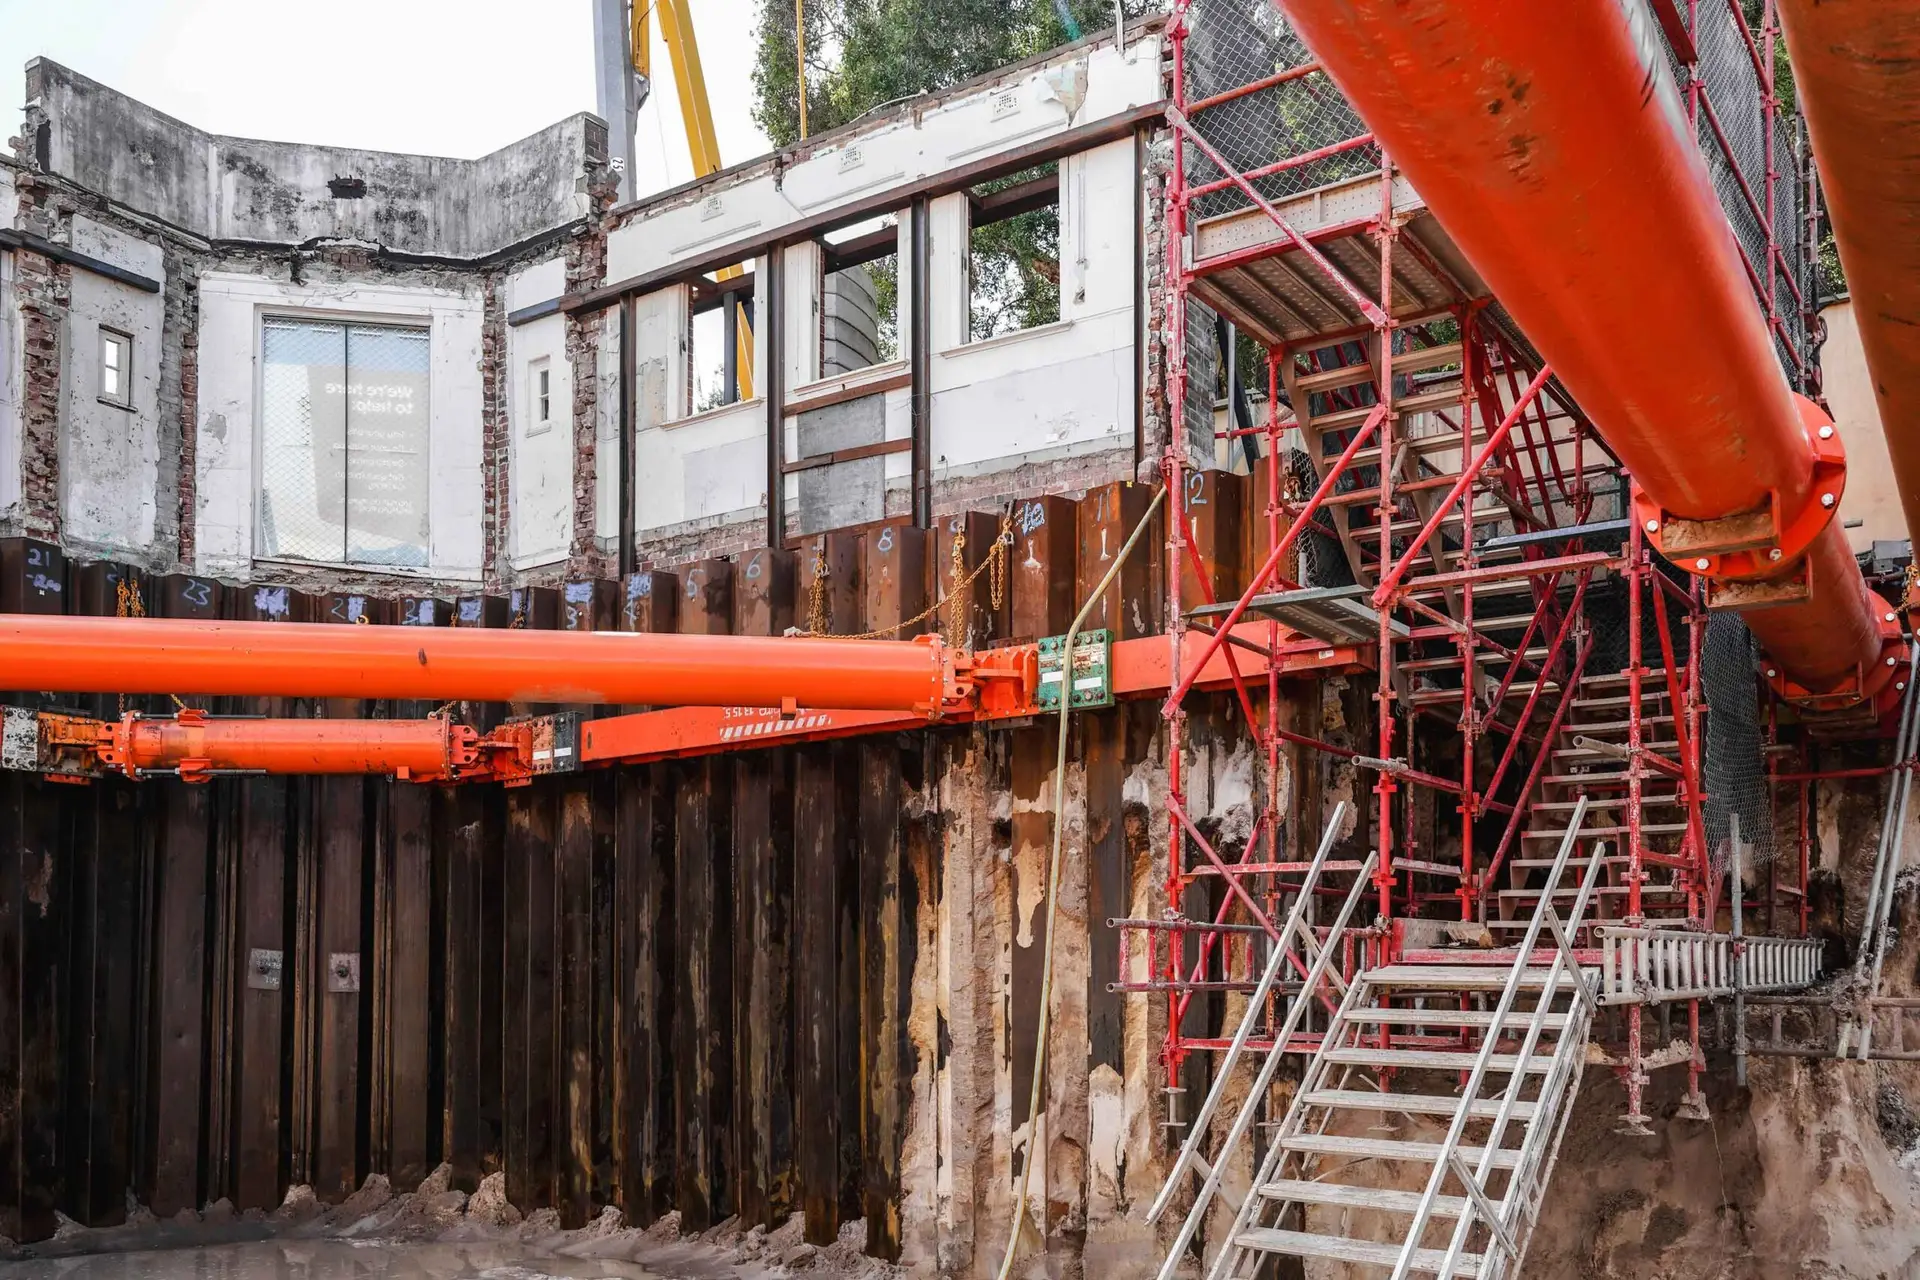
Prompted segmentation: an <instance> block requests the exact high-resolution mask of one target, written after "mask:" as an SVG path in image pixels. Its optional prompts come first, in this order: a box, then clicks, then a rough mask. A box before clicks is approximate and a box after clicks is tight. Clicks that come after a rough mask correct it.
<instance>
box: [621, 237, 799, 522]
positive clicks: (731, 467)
mask: <svg viewBox="0 0 1920 1280" xmlns="http://www.w3.org/2000/svg"><path fill="white" fill-rule="evenodd" d="M767 270H768V267H767V260H766V259H765V258H760V259H756V260H755V261H754V263H753V271H754V278H755V279H756V280H762V281H763V280H765V279H767V274H766V273H767ZM758 292H759V293H760V294H761V295H762V297H757V298H756V299H755V302H754V322H753V338H754V342H753V346H754V360H753V367H754V369H755V370H756V371H764V370H765V369H766V367H767V326H766V324H765V323H764V322H763V319H762V317H763V315H764V309H763V298H764V293H765V290H764V289H762V290H759V291H758ZM687 308H688V296H687V290H686V288H685V287H684V286H680V285H675V286H672V287H669V288H666V289H661V290H659V291H657V292H655V293H650V294H647V295H645V296H644V297H641V298H636V299H635V300H634V320H633V333H634V349H635V358H636V362H637V366H638V372H637V381H638V386H637V389H636V394H635V397H634V491H633V492H634V512H635V515H634V525H635V528H636V529H637V530H639V531H640V532H641V533H648V532H654V531H658V530H661V529H667V528H671V527H674V526H679V525H687V524H692V523H695V522H704V523H711V524H723V523H727V522H729V521H732V520H736V519H746V518H748V517H749V516H751V515H753V514H754V513H755V512H756V511H759V512H764V511H765V510H766V505H767V406H766V400H765V399H764V397H763V396H762V395H755V396H754V397H753V399H751V400H743V401H741V402H739V403H737V404H730V405H723V406H721V407H720V408H717V409H711V410H709V411H707V412H706V413H701V414H693V415H689V414H688V413H687V406H688V399H689V391H688V378H689V369H688V349H687V348H688V333H689V326H688V309H687ZM765 386H766V379H765V377H761V376H757V377H756V378H755V379H754V387H755V390H756V391H757V392H763V391H764V389H765Z"/></svg>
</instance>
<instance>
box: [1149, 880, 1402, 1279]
mask: <svg viewBox="0 0 1920 1280" xmlns="http://www.w3.org/2000/svg"><path fill="white" fill-rule="evenodd" d="M1369 861H1371V859H1369ZM1371 990H1372V986H1371V984H1370V983H1369V982H1368V981H1367V976H1366V974H1365V973H1364V972H1362V973H1360V974H1358V975H1357V976H1355V978H1354V980H1353V981H1352V982H1350V983H1348V984H1347V994H1346V996H1345V997H1344V998H1343V999H1342V1000H1341V1001H1340V1008H1339V1009H1338V1010H1337V1011H1336V1012H1335V1013H1334V1015H1333V1020H1332V1022H1330V1023H1329V1024H1328V1025H1327V1033H1326V1035H1324V1036H1323V1037H1321V1040H1320V1048H1319V1050H1318V1051H1317V1052H1316V1053H1315V1054H1314V1055H1313V1057H1312V1058H1310V1059H1308V1061H1307V1065H1306V1069H1305V1070H1304V1071H1302V1072H1301V1073H1300V1082H1299V1083H1298V1084H1297V1085H1295V1086H1294V1090H1293V1097H1292V1099H1291V1100H1289V1101H1288V1103H1287V1111H1286V1114H1285V1115H1284V1116H1282V1117H1281V1119H1280V1127H1279V1129H1278V1131H1277V1132H1276V1133H1275V1135H1274V1140H1273V1141H1272V1142H1271V1143H1270V1144H1269V1145H1268V1147H1267V1156H1266V1159H1264V1160H1262V1161H1261V1162H1260V1167H1259V1168H1257V1169H1255V1170H1254V1174H1253V1182H1252V1183H1251V1184H1250V1185H1251V1189H1252V1191H1253V1194H1250V1195H1248V1196H1247V1198H1246V1199H1245V1200H1243V1201H1241V1202H1240V1208H1239V1211H1238V1212H1236V1213H1235V1214H1234V1216H1233V1222H1232V1223H1231V1224H1230V1225H1229V1226H1228V1228H1227V1231H1226V1234H1225V1238H1224V1241H1223V1243H1222V1245H1221V1247H1220V1249H1219V1251H1218V1252H1217V1253H1216V1254H1215V1255H1214V1259H1213V1266H1212V1268H1210V1269H1209V1270H1208V1272H1207V1280H1229V1277H1230V1275H1231V1272H1232V1266H1231V1265H1230V1264H1231V1262H1232V1259H1233V1251H1234V1248H1235V1247H1236V1246H1235V1244H1234V1242H1235V1241H1236V1240H1238V1239H1239V1238H1240V1233H1241V1232H1242V1231H1243V1230H1245V1229H1246V1226H1247V1220H1248V1218H1250V1217H1251V1216H1252V1215H1253V1214H1254V1213H1255V1211H1256V1210H1258V1209H1260V1208H1262V1207H1263V1206H1266V1205H1267V1204H1268V1202H1267V1201H1266V1198H1265V1197H1264V1196H1262V1195H1260V1194H1259V1188H1261V1187H1264V1186H1266V1185H1267V1183H1269V1182H1271V1181H1272V1180H1273V1175H1274V1172H1275V1170H1276V1169H1277V1168H1278V1167H1279V1166H1280V1165H1281V1164H1282V1163H1284V1162H1285V1160H1286V1157H1287V1146H1286V1143H1287V1139H1288V1138H1289V1137H1291V1136H1293V1135H1294V1134H1296V1133H1298V1132H1300V1129H1301V1128H1302V1118H1303V1113H1304V1112H1305V1111H1306V1109H1307V1101H1306V1100H1307V1098H1308V1096H1309V1095H1311V1094H1312V1093H1313V1092H1314V1091H1315V1090H1317V1089H1318V1088H1319V1087H1320V1084H1321V1082H1322V1081H1323V1080H1325V1079H1326V1072H1327V1062H1326V1054H1327V1051H1328V1050H1329V1049H1331V1048H1335V1047H1337V1046H1339V1045H1343V1044H1346V1043H1347V1042H1348V1041H1349V1040H1350V1039H1351V1038H1352V1036H1353V1034H1354V1025H1355V1024H1354V1022H1353V1020H1352V1014H1353V1011H1354V1010H1355V1009H1357V1008H1359V1007H1360V1002H1361V1000H1362V999H1363V998H1364V994H1365V993H1367V992H1370V991H1371ZM1352 1070H1353V1068H1351V1067H1348V1068H1347V1071H1348V1072H1351V1071H1352ZM1324 1124H1325V1121H1324V1120H1323V1121H1322V1125H1323V1127H1324ZM1161 1280H1165V1272H1164V1268H1163V1270H1162V1277H1161Z"/></svg>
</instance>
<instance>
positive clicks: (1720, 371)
mask: <svg viewBox="0 0 1920 1280" xmlns="http://www.w3.org/2000/svg"><path fill="white" fill-rule="evenodd" d="M1841 7H1846V6H1841ZM1854 7H1858V6H1857V5H1856V6H1854ZM1901 7H1904V6H1901ZM1286 10H1287V13H1288V15H1289V16H1290V17H1291V18H1292V20H1293V22H1294V24H1295V26H1296V27H1297V28H1298V29H1299V31H1300V34H1301V35H1302V36H1303V37H1304V38H1305V40H1306V42H1307V43H1308V45H1310V46H1311V47H1312V49H1313V51H1314V53H1315V54H1316V55H1317V56H1318V57H1319V58H1320V59H1321V61H1322V64H1323V65H1324V66H1325V67H1326V68H1327V70H1328V72H1329V73H1330V74H1331V75H1332V76H1333V78H1334V79H1335V81H1337V82H1338V83H1339V85H1340V87H1341V88H1342V89H1343V90H1345V91H1346V94H1347V96H1348V99H1349V100H1350V101H1351V102H1352V103H1353V105H1354V107H1355V109H1357V110H1358V111H1359V113H1360V115H1361V116H1362V117H1363V118H1364V119H1365V120H1366V122H1367V125H1368V127H1369V128H1371V129H1372V130H1373V132H1374V135H1375V136H1376V137H1377V138H1379V139H1380V141H1381V143H1382V145H1383V146H1384V147H1385V149H1386V152H1387V154H1388V155H1389V156H1390V157H1391V158H1392V160H1393V162H1394V163H1395V164H1396V165H1398V166H1399V167H1400V168H1401V169H1402V170H1403V171H1404V172H1405V173H1406V174H1407V176H1408V178H1410V179H1411V180H1412V182H1413V185H1414V187H1415V188H1416V189H1417V190H1418V191H1419V192H1420V195H1421V198H1422V199H1423V200H1425V201H1426V203H1427V205H1428V206H1429V207H1430V208H1431V209H1432V210H1433V211H1434V213H1435V214H1437V215H1438V216H1439V218H1440V220H1441V221H1442V222H1443V223H1444V224H1445V225H1446V228H1447V230H1448V232H1449V233H1450V234H1451V235H1452V236H1453V238H1454V240H1455V241H1456V242H1457V243H1458V244H1459V245H1460V247H1461V248H1462V249H1463V250H1464V251H1465V252H1466V255H1467V257H1468V258H1469V259H1470V260H1471V261H1472V262H1473V264H1474V266H1475V267H1476V268H1477V269H1478V270H1479V271H1480V273H1481V275H1482V276H1484V277H1485V279H1486V280H1487V282H1488V284H1489V285H1490V286H1491V287H1492V290H1493V293H1494V295H1495V296H1496V297H1498V298H1499V299H1500V300H1501V302H1502V303H1504V304H1505V305H1506V307H1507V308H1508V309H1509V310H1510V311H1511V312H1512V314H1513V316H1514V318H1515V320H1517V321H1518V322H1519V324H1520V327H1521V329H1523V330H1524V331H1525V332H1526V334H1527V336H1528V337H1530V338H1531V339H1533V341H1534V342H1535V343H1536V344H1537V345H1538V346H1539V349H1540V353H1541V355H1542V356H1544V357H1545V358H1546V360H1547V361H1548V362H1549V363H1551V365H1552V366H1553V369H1554V371H1555V373H1556V374H1558V375H1559V376H1560V378H1561V379H1562V380H1563V381H1564V382H1565V384H1566V386H1567V389H1568V390H1569V391H1571V392H1572V393H1573V395H1574V397H1575V398H1576V399H1578V400H1579V402H1580V404H1581V407H1582V408H1584V409H1585V410H1586V412H1587V413H1588V415H1589V416H1590V417H1591V418H1592V420H1593V422H1594V424H1595V425H1596V426H1597V427H1598V429H1599V430H1600V432H1601V434H1602V435H1603V436H1604V437H1605V438H1606V440H1607V443H1608V444H1609V445H1610V446H1612V448H1613V451H1614V453H1615V454H1616V455H1617V456H1618V457H1619V459H1620V460H1621V462H1623V463H1624V464H1625V465H1626V467H1627V469H1628V470H1629V471H1630V472H1631V473H1632V475H1633V477H1634V480H1635V482H1636V483H1637V485H1638V486H1639V487H1640V490H1641V492H1640V493H1639V495H1638V496H1637V499H1636V503H1635V512H1634V518H1635V519H1636V520H1638V521H1640V523H1641V525H1642V527H1643V528H1644V529H1645V530H1646V532H1647V535H1648V538H1649V540H1650V541H1652V542H1653V543H1654V545H1656V546H1657V547H1659V548H1660V550H1661V552H1662V553H1663V554H1664V555H1666V556H1667V557H1668V558H1669V559H1670V560H1672V561H1674V562H1675V563H1676V564H1679V565H1682V566H1684V567H1685V568H1687V569H1689V570H1693V571H1695V572H1699V573H1702V574H1704V575H1706V576H1708V577H1710V578H1712V579H1713V580H1714V581H1715V583H1716V587H1715V591H1716V601H1717V602H1720V601H1721V600H1722V598H1721V597H1720V596H1719V594H1718V593H1720V592H1721V591H1722V590H1724V589H1726V584H1729V583H1733V584H1739V587H1738V589H1735V590H1727V595H1726V597H1725V598H1724V602H1728V603H1731V602H1733V601H1734V600H1736V599H1737V600H1740V601H1742V602H1744V603H1747V604H1751V605H1760V604H1763V603H1764V604H1767V605H1768V607H1764V608H1760V607H1756V608H1753V609H1752V611H1751V612H1749V613H1748V614H1747V615H1746V617H1747V622H1748V625H1749V626H1750V627H1751V628H1752V629H1753V632H1754V634H1755V635H1756V636H1757V637H1758V638H1759V640H1760V643H1761V644H1762V646H1763V647H1764V648H1765V649H1766V650H1767V653H1768V655H1769V656H1770V658H1771V659H1772V660H1773V664H1776V665H1777V669H1778V671H1779V677H1778V679H1777V681H1776V685H1777V687H1780V688H1781V691H1782V692H1783V693H1784V694H1787V695H1789V696H1798V697H1804V698H1810V699H1819V698H1821V697H1823V696H1831V697H1837V698H1839V699H1842V700H1848V699H1851V700H1857V699H1860V698H1865V697H1874V696H1876V695H1879V694H1881V693H1882V692H1883V691H1884V690H1886V689H1887V688H1888V687H1889V686H1890V684H1891V677H1892V670H1891V669H1890V668H1889V667H1888V665H1887V658H1888V657H1889V656H1890V655H1891V654H1893V653H1895V652H1897V650H1898V647H1899V631H1898V625H1897V622H1896V621H1894V620H1893V619H1892V616H1891V610H1890V608H1889V606H1888V605H1887V604H1886V603H1885V602H1884V601H1882V600H1880V599H1879V598H1878V597H1877V596H1875V595H1874V594H1873V592H1872V591H1870V590H1869V589H1868V587H1867V585H1866V582H1865V580H1864V579H1863V578H1862V577H1861V574H1860V571H1859V568H1858V566H1857V565H1856V564H1855V562H1854V559H1853V556H1852V553H1851V552H1850V551H1849V549H1848V547H1847V543H1846V538H1845V536H1844V534H1843V533H1842V531H1841V529H1840V527H1839V526H1838V524H1836V523H1835V522H1834V521H1833V514H1834V511H1835V509H1836V508H1837V506H1838V502H1839V496H1840V489H1841V486H1842V484H1843V482H1844V479H1845V459H1844V457H1843V456H1842V454H1841V452H1840V448H1839V440H1838V438H1837V434H1836V433H1835V432H1834V430H1833V427H1832V424H1831V423H1830V422H1829V421H1828V420H1827V418H1826V415H1825V414H1823V413H1821V412H1820V411H1819V410H1818V409H1817V408H1816V407H1815V406H1813V405H1812V404H1811V403H1810V402H1807V401H1804V400H1802V399H1800V398H1798V397H1796V396H1795V395H1794V394H1793V393H1792V391H1791V390H1790V389H1789V388H1788V386H1787V384H1786V380H1785V376H1784V375H1783V373H1782V372H1781V369H1780V364H1779V361H1778V359H1777V358H1776V356H1775V354H1774V351H1773V343H1772V340H1771V338H1770V336H1769V334H1768V332H1767V328H1766V325H1765V323H1764V321H1763V319H1762V317H1761V315H1760V311H1759V308H1758V307H1757V305H1756V304H1755V301H1754V297H1753V292H1752V290H1751V289H1750V288H1749V287H1748V284H1747V281H1746V278H1745V275H1744V273H1743V268H1742V266H1741V263H1740V258H1739V250H1738V248H1737V247H1736V244H1735V241H1734V239H1733V233H1732V230H1731V228H1729V226H1728V225H1727V220H1726V216H1725V214H1724V213H1723V212H1722V210H1721V208H1720V204H1719V201H1718V199H1717V198H1716V197H1715V195H1714V189H1713V185H1712V180H1711V179H1710V177H1709V176H1708V174H1707V169H1706V165H1705V162H1704V161H1703V160H1702V158H1701V156H1700V153H1699V150H1698V148H1697V147H1696V146H1695V144H1694V142H1693V137H1692V130H1691V128H1690V126H1689V125H1688V123H1687V118H1686V114H1685V112H1684V110H1683V108H1682V106H1681V103H1680V101H1679V99H1678V96H1677V95H1676V93H1675V92H1674V90H1673V87H1672V84H1671V81H1670V80H1669V77H1668V76H1667V73H1666V70H1665V67H1664V65H1663V59H1664V57H1665V54H1664V52H1663V50H1662V48H1661V44H1660V40H1661V37H1660V31H1659V28H1658V26H1657V25H1656V24H1655V23H1654V21H1653V19H1652V18H1651V17H1650V16H1649V15H1648V13H1647V10H1646V8H1645V7H1644V6H1641V5H1622V4H1613V3H1589V2H1581V3H1541V0H1287V3H1286Z"/></svg>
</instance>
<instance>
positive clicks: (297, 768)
mask: <svg viewBox="0 0 1920 1280" xmlns="http://www.w3.org/2000/svg"><path fill="white" fill-rule="evenodd" d="M99 732H100V738H99V743H98V747H97V750H98V754H99V756H100V762H101V763H102V764H103V765H105V766H107V767H108V768H111V769H116V770H119V771H120V772H122V773H125V774H127V775H129V776H131V777H139V776H141V775H142V774H146V773H156V772H167V771H175V770H177V771H178V772H179V774H180V776H181V777H182V778H183V779H185V780H187V781H197V780H200V779H203V778H206V777H209V776H211V775H214V774H219V773H270V774H322V773H345V774H389V775H392V776H394V777H399V778H407V779H411V780H413V781H416V782H429V781H434V780H437V779H443V778H455V777H458V776H460V775H461V774H462V773H465V772H470V771H477V770H478V769H480V768H481V766H480V763H479V755H480V752H479V747H478V735H476V734H475V732H474V731H473V730H472V729H470V728H468V727H467V726H465V725H457V724H453V723H452V722H450V721H447V720H442V719H432V720H265V719H245V718H234V719H221V718H208V717H207V716H206V715H205V713H203V712H197V711H191V710H189V711H183V712H181V713H180V714H179V715H178V716H177V717H169V718H165V719H145V718H142V717H139V716H128V717H126V718H125V719H123V720H118V721H115V722H113V723H110V724H106V725H102V726H101V728H100V731H99Z"/></svg>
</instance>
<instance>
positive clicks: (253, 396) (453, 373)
mask: <svg viewBox="0 0 1920 1280" xmlns="http://www.w3.org/2000/svg"><path fill="white" fill-rule="evenodd" d="M480 289H481V285H480V281H478V280H475V281H473V282H472V284H471V285H470V286H469V287H467V288H464V289H461V290H453V289H437V288H432V289H430V288H422V287H418V286H404V285H391V284H369V283H364V282H356V281H325V282H316V283H309V284H291V283H287V282H282V281H274V280H266V279H263V278H261V277H259V276H254V275H247V274H244V273H240V272H225V271H218V272H209V273H208V274H207V275H205V276H203V277H201V283H200V398H199V422H198V441H197V446H196V448H197V452H196V461H195V470H196V475H195V481H196V493H197V495H198V498H197V509H196V511H195V515H194V528H195V543H194V548H195V556H194V566H193V569H194V572H195V573H200V574H206V575H209V576H214V575H224V576H229V577H239V578H245V577H248V576H250V575H251V573H252V569H253V554H254V534H255V504H256V501H257V496H258V491H259V484H258V477H257V475H256V473H255V449H254V444H255V440H256V439H257V436H258V430H259V427H258V422H257V415H256V407H257V404H258V387H259V376H258V359H259V349H260V320H261V317H262V316H265V315H276V314H278V315H304V316H308V317H316V318H320V319H328V320H354V319H359V320H368V321H372V322H375V323H399V324H424V325H426V326H427V327H428V328H429V329H430V331H431V338H430V340H429V366H428V367H429V373H428V378H429V390H428V399H429V416H428V449H429V450H430V452H431V458H430V464H431V472H432V480H431V485H430V488H429V490H428V516H429V532H430V537H429V545H428V561H429V567H428V568H427V569H426V570H424V571H412V573H411V574H410V576H430V577H434V578H449V579H460V580H477V579H478V578H479V577H480V567H481V560H482V554H483V549H484V548H483V541H484V540H483V537H482V532H481V510H482V487H481V471H480V462H481V425H480V424H481V378H480V337H481V324H482V317H483V304H482V301H481V296H480ZM380 572H383V573H390V574H409V571H407V570H397V569H392V568H383V569H381V570H380Z"/></svg>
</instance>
